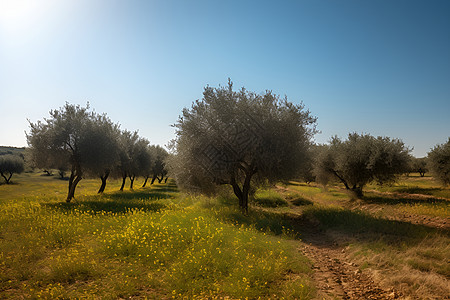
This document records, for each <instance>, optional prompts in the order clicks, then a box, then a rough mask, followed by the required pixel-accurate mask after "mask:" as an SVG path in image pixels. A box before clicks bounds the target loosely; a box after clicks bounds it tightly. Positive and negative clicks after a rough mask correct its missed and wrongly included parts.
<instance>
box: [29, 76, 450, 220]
mask: <svg viewBox="0 0 450 300" xmlns="http://www.w3.org/2000/svg"><path fill="white" fill-rule="evenodd" d="M174 127H175V128H176V138H175V140H173V142H172V144H171V149H172V151H173V155H170V156H169V154H168V153H167V152H166V151H165V150H164V149H163V148H161V147H159V146H150V145H149V142H148V140H146V139H144V138H142V137H139V135H138V134H137V132H130V131H127V130H120V128H119V125H117V124H115V123H113V122H112V121H111V120H110V119H109V118H108V117H107V116H106V115H104V114H103V115H99V114H96V113H95V112H90V111H89V107H86V108H83V107H80V106H75V105H70V104H68V103H66V105H65V106H64V107H62V108H60V109H59V110H53V111H51V112H50V118H49V119H44V121H38V122H37V123H31V122H30V128H31V129H30V132H29V134H28V135H27V139H28V144H29V149H30V151H29V153H30V157H31V160H32V162H33V163H34V165H35V166H36V167H40V168H47V169H48V168H54V169H59V170H60V171H61V170H63V171H64V170H70V178H69V191H68V196H67V201H68V202H69V201H70V200H71V199H72V198H73V197H74V193H75V188H76V185H77V184H78V182H79V181H80V180H81V179H82V178H83V177H97V178H100V179H101V182H102V184H101V187H100V189H99V192H103V191H104V189H105V186H106V181H107V179H108V178H109V177H111V176H114V177H119V178H122V186H121V190H123V188H124V185H125V181H126V179H127V178H129V179H130V188H133V183H134V180H135V178H136V177H138V176H142V177H144V178H145V182H144V186H145V184H146V183H147V181H148V179H150V178H152V183H153V182H154V181H155V180H156V179H158V180H159V181H161V180H163V178H164V177H166V178H167V173H168V171H167V169H166V166H165V165H166V162H167V165H168V169H169V170H170V173H171V176H173V177H174V178H175V179H176V181H177V184H178V186H179V187H180V188H182V189H185V190H189V191H196V192H202V193H207V194H213V193H215V192H217V190H218V189H219V186H221V185H229V186H231V188H232V190H233V192H234V194H235V195H236V197H237V198H238V200H239V205H240V207H241V208H242V210H243V211H244V213H246V212H247V210H248V198H249V195H250V194H251V193H252V192H253V191H255V189H256V187H258V186H261V185H268V184H271V183H275V182H278V181H284V180H286V181H287V180H290V179H293V178H299V177H303V178H304V179H305V181H307V182H308V181H313V180H314V181H317V182H320V183H324V184H326V183H328V182H330V181H337V182H340V183H342V184H343V185H344V186H345V188H346V189H348V190H349V191H350V192H352V193H353V194H354V195H355V196H356V197H361V196H362V194H363V188H364V186H365V185H366V184H368V183H369V182H372V181H377V182H379V183H386V182H392V181H395V180H396V179H397V177H398V176H399V175H401V174H404V173H406V172H409V171H410V170H411V166H412V164H413V162H414V165H415V167H414V168H417V170H418V171H419V172H421V174H423V172H425V171H426V168H430V169H431V171H432V172H433V174H435V176H436V178H438V179H440V180H441V181H442V182H443V183H444V184H448V183H449V182H450V180H449V176H450V175H449V164H450V159H449V157H450V154H449V147H450V139H449V141H448V142H447V144H444V145H438V146H436V147H435V148H434V149H433V150H432V151H431V152H430V153H429V157H428V163H427V164H426V165H423V160H418V159H415V160H414V159H413V157H412V156H411V155H410V152H411V149H409V148H407V147H406V146H405V145H404V143H403V142H402V141H401V140H399V139H391V138H388V137H373V136H371V135H368V134H357V133H351V134H349V136H348V139H346V140H341V139H339V138H337V137H333V138H332V139H331V141H330V143H329V144H326V145H315V144H314V143H313V140H312V138H313V136H314V134H315V133H316V132H317V130H316V118H315V117H313V116H312V115H311V114H310V112H309V111H308V110H307V109H305V107H304V105H303V104H300V105H295V104H292V103H291V102H289V101H288V100H287V98H280V97H279V96H277V95H274V94H273V93H272V92H271V91H266V92H265V93H263V94H256V93H253V92H249V91H247V90H245V89H244V88H242V89H241V90H239V91H234V90H233V84H232V82H231V81H229V82H228V85H227V86H225V87H221V86H219V87H218V88H212V87H206V88H205V90H204V93H203V98H202V99H201V100H197V101H195V102H194V103H193V104H192V107H191V108H190V109H184V110H183V113H182V116H180V118H179V120H178V121H177V123H176V124H175V125H174Z"/></svg>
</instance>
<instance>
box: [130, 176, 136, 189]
mask: <svg viewBox="0 0 450 300" xmlns="http://www.w3.org/2000/svg"><path fill="white" fill-rule="evenodd" d="M129 177H130V190H132V189H133V183H134V179H136V176H129Z"/></svg>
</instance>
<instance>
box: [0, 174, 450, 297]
mask: <svg viewBox="0 0 450 300" xmlns="http://www.w3.org/2000/svg"><path fill="white" fill-rule="evenodd" d="M139 184H141V185H142V182H141V181H137V182H135V189H134V190H133V191H130V190H125V191H124V192H118V189H119V186H120V184H119V181H111V182H108V185H107V187H106V191H105V193H104V194H103V195H97V194H96V191H97V189H98V187H99V185H100V180H93V179H89V180H88V179H83V180H82V181H81V182H80V184H79V187H78V188H77V192H76V198H75V200H74V201H73V203H69V204H68V203H65V202H64V200H65V196H66V192H67V181H65V180H60V179H58V178H57V176H44V175H43V174H41V173H24V174H21V175H15V176H14V177H13V184H10V185H6V184H2V185H0V226H1V231H0V298H31V299H58V298H59V299H69V298H70V299H71V298H83V299H84V298H86V299H98V298H102V299H120V298H136V299H140V298H149V299H171V298H176V299H182V298H184V299H245V298H248V299H258V298H260V299H322V298H330V299H333V298H338V299H339V298H345V297H347V298H352V297H353V298H357V297H356V295H358V293H362V292H359V291H357V286H354V285H351V286H350V285H344V284H341V286H340V288H339V287H338V286H333V285H331V287H329V288H324V287H323V284H322V282H321V281H324V280H325V279H326V280H328V279H330V281H335V282H338V281H339V280H340V281H344V283H345V280H346V279H345V278H347V277H348V276H347V275H349V274H336V272H328V273H327V272H326V271H323V272H322V273H323V276H328V277H329V278H325V279H323V278H322V277H318V276H317V274H318V273H319V272H321V271H320V270H319V269H318V267H317V266H319V267H320V264H321V263H322V262H321V261H320V257H322V256H323V257H325V256H329V257H330V260H334V261H339V262H337V263H339V266H340V267H341V270H342V273H349V272H350V271H351V272H352V274H353V272H355V274H366V275H367V276H369V277H368V278H371V279H373V281H374V282H376V284H377V289H378V290H379V294H380V295H381V294H382V293H386V295H391V296H392V298H408V297H409V298H410V299H426V298H430V299H445V298H448V297H450V290H449V280H450V264H449V262H450V246H449V245H450V236H449V224H448V220H449V211H450V210H449V203H450V202H449V201H450V200H449V199H450V189H448V188H443V187H441V186H440V185H439V184H437V183H436V182H435V181H434V180H433V179H432V178H431V177H429V176H427V177H423V178H422V177H419V176H417V175H415V174H412V175H411V176H409V177H404V178H402V179H401V181H399V182H398V183H396V184H393V185H391V186H377V185H371V186H369V187H367V189H366V193H365V196H364V198H363V199H359V200H351V199H350V197H349V196H348V195H347V194H346V193H345V191H344V190H343V189H342V188H341V187H339V186H329V187H326V188H325V187H322V186H319V185H315V184H305V183H302V182H298V181H291V182H289V183H284V184H281V183H280V184H279V185H277V186H274V187H271V188H267V189H262V190H258V191H257V192H256V193H255V195H254V198H253V200H252V203H251V209H250V212H249V215H248V216H243V215H242V214H241V212H240V210H239V208H238V207H237V200H235V199H234V198H233V196H232V195H231V194H230V193H227V192H223V193H221V194H220V195H219V196H217V197H213V198H209V197H205V196H200V195H187V194H184V193H182V192H180V191H179V190H178V189H177V187H176V185H175V183H174V182H173V181H172V180H169V181H168V182H167V183H165V184H154V185H152V186H148V187H146V188H141V187H140V185H139ZM305 249H306V250H308V249H310V250H311V249H312V250H313V252H314V253H315V255H313V256H311V255H309V253H310V252H308V251H306V250H305ZM336 255H338V256H336ZM318 257H319V258H318ZM333 263H336V262H333ZM347 265H349V267H348V268H351V269H348V268H347ZM344 275H345V276H344ZM350 275H351V274H350ZM350 275H349V276H350ZM339 276H340V277H339ZM346 276H347V277H346ZM352 276H353V275H352ZM358 276H360V275H358ZM358 278H360V277H358ZM359 280H361V281H362V282H361V285H364V284H365V282H364V280H363V278H362V277H361V278H360V279H359ZM353 281H355V280H353ZM335 285H336V284H335ZM343 287H344V288H343ZM352 290H353V291H352ZM378 290H375V289H374V291H375V292H376V291H378ZM352 293H355V294H352ZM352 295H354V296H352ZM360 295H362V294H360ZM380 297H381V296H380Z"/></svg>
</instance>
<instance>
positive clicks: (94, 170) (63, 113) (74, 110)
mask: <svg viewBox="0 0 450 300" xmlns="http://www.w3.org/2000/svg"><path fill="white" fill-rule="evenodd" d="M117 131H118V125H115V124H113V123H112V122H111V121H110V120H109V118H107V117H106V115H99V114H96V113H95V112H92V111H89V105H87V106H86V107H81V106H80V105H73V104H69V103H66V104H65V105H64V106H63V107H61V108H59V109H57V110H52V111H50V118H48V119H44V120H43V121H37V122H36V123H32V122H30V132H29V133H28V134H27V141H28V146H29V151H28V153H29V159H30V160H31V162H32V164H33V165H34V166H36V167H39V168H58V169H59V168H64V167H68V169H69V170H70V178H69V192H68V196H67V201H68V202H69V201H70V200H71V199H72V198H73V197H74V194H75V188H76V186H77V184H78V182H79V181H80V180H81V179H82V178H83V177H86V176H97V175H100V174H101V173H102V172H104V171H105V170H108V169H110V168H112V167H114V165H115V164H116V163H117V161H118V150H117Z"/></svg>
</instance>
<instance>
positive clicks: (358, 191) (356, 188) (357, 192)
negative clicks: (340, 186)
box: [350, 185, 363, 199]
mask: <svg viewBox="0 0 450 300" xmlns="http://www.w3.org/2000/svg"><path fill="white" fill-rule="evenodd" d="M350 191H351V192H352V193H353V195H354V196H355V197H356V199H361V198H362V197H363V191H362V187H360V186H356V185H354V186H353V187H352V188H351V190H350Z"/></svg>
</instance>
